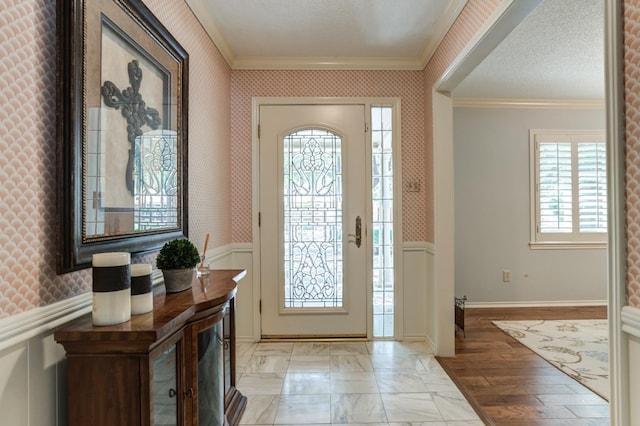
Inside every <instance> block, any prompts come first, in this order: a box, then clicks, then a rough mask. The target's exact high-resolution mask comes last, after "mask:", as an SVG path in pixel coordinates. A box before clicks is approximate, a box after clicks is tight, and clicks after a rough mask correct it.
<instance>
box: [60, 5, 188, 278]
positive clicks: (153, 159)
mask: <svg viewBox="0 0 640 426" xmlns="http://www.w3.org/2000/svg"><path fill="white" fill-rule="evenodd" d="M57 13H58V30H57V31H58V33H57V55H58V57H57V61H58V62H57V65H58V73H57V78H58V81H57V102H58V116H57V120H58V134H57V143H58V197H59V198H58V222H59V229H58V246H59V247H58V265H57V269H58V273H59V274H61V273H66V272H70V271H73V270H77V269H81V268H84V267H88V266H90V264H91V255H92V254H93V253H97V252H105V251H128V252H132V253H138V252H144V251H150V250H156V249H159V248H160V247H162V245H163V244H164V243H165V242H166V241H168V240H171V239H175V238H180V237H186V236H187V229H188V227H187V218H188V215H187V105H188V100H187V96H188V55H187V53H186V51H185V50H184V49H183V48H182V47H181V46H180V45H179V44H178V42H177V41H176V40H175V39H174V38H173V37H172V36H171V34H170V33H169V32H168V31H167V30H166V29H165V28H164V27H163V26H162V25H161V23H160V22H159V21H158V20H157V19H156V18H155V17H154V16H153V15H152V14H151V12H150V11H149V10H148V9H147V8H146V6H145V5H144V4H143V3H142V2H141V1H140V0H108V1H105V0H58V9H57Z"/></svg>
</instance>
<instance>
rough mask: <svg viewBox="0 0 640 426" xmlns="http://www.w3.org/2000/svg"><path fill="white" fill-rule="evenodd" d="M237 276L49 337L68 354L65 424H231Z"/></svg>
mask: <svg viewBox="0 0 640 426" xmlns="http://www.w3.org/2000/svg"><path fill="white" fill-rule="evenodd" d="M244 275H245V271H243V270H216V271H212V272H211V275H210V276H209V277H206V278H194V282H193V286H192V289H191V291H189V290H187V291H183V292H180V293H171V294H166V293H165V292H164V287H161V288H160V291H158V292H157V294H155V296H154V309H153V311H152V312H149V313H147V314H143V315H136V316H132V317H131V320H130V321H128V322H126V323H122V324H116V325H111V326H105V327H96V326H94V325H93V324H92V320H91V317H90V316H88V317H85V318H81V319H80V320H78V321H75V322H74V323H72V324H70V325H69V326H68V327H66V328H64V329H62V330H59V331H57V332H56V333H55V339H56V341H58V342H59V343H61V344H62V345H63V346H64V348H65V350H66V352H67V398H68V403H67V406H68V424H69V425H70V426H73V425H82V426H85V425H89V424H91V425H105V426H107V425H108V426H112V425H123V426H125V425H126V426H129V425H132V426H133V425H145V426H146V425H149V426H151V425H156V426H158V425H189V426H191V425H199V424H203V425H204V424H206V425H224V424H230V425H235V424H237V423H238V422H239V420H240V417H241V416H242V412H243V411H244V408H245V406H246V397H244V396H243V395H242V394H241V393H240V392H239V391H238V390H237V389H236V387H235V329H234V326H235V294H236V287H237V281H239V280H240V279H241V278H242V277H243V276H244Z"/></svg>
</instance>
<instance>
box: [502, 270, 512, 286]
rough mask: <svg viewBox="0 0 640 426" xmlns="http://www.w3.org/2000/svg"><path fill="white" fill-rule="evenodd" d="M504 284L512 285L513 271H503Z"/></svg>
mask: <svg viewBox="0 0 640 426" xmlns="http://www.w3.org/2000/svg"><path fill="white" fill-rule="evenodd" d="M502 282H505V283H510V282H511V271H510V270H508V269H503V270H502Z"/></svg>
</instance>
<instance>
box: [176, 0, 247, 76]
mask: <svg viewBox="0 0 640 426" xmlns="http://www.w3.org/2000/svg"><path fill="white" fill-rule="evenodd" d="M185 2H186V3H187V6H188V7H189V9H191V13H193V16H195V18H196V19H197V20H198V22H200V25H201V26H202V28H203V29H204V32H205V33H207V34H208V35H209V38H210V39H211V41H212V42H213V44H215V45H216V47H217V48H218V51H220V54H221V55H222V56H223V57H224V60H225V61H227V64H228V65H229V66H230V67H231V68H233V66H232V65H233V63H234V62H235V60H236V55H235V53H233V50H231V47H230V46H229V43H228V42H227V39H226V38H224V36H223V35H222V31H220V29H219V28H218V25H217V24H216V23H215V21H214V20H213V19H212V18H211V14H210V13H209V9H207V7H206V6H205V5H204V1H203V0H185Z"/></svg>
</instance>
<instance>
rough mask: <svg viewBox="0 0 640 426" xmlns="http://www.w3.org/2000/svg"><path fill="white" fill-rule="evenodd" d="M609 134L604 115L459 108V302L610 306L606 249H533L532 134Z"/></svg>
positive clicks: (456, 160)
mask: <svg viewBox="0 0 640 426" xmlns="http://www.w3.org/2000/svg"><path fill="white" fill-rule="evenodd" d="M604 128H605V116H604V111H603V110H588V109H585V110H568V109H533V108H530V109H524V108H512V109H506V108H467V107H465V108H454V168H455V234H456V237H455V244H456V251H455V257H456V259H455V265H456V268H455V273H456V296H458V297H461V296H462V295H466V296H467V297H468V301H469V302H470V303H471V304H473V303H493V302H502V303H505V304H509V303H511V302H515V303H522V302H530V303H545V302H575V301H578V302H580V301H605V300H606V290H607V289H606V285H607V284H606V279H607V278H606V260H607V258H606V257H607V252H606V249H604V248H603V249H581V250H531V249H530V248H529V245H528V244H529V235H530V225H529V216H530V206H529V204H530V199H529V129H604ZM503 269H508V270H510V271H511V282H510V283H503V282H502V270H503Z"/></svg>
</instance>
